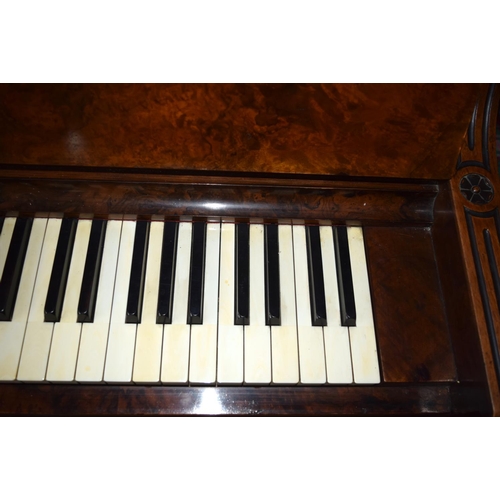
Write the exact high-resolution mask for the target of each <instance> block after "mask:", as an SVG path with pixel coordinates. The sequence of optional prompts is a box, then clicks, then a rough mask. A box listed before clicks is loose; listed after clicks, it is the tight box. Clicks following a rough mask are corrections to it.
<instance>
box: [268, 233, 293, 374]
mask: <svg viewBox="0 0 500 500" xmlns="http://www.w3.org/2000/svg"><path fill="white" fill-rule="evenodd" d="M278 239H279V263H280V264H279V265H280V301H281V304H280V307H281V325H280V326H271V340H272V344H271V346H272V347H271V348H272V351H271V353H272V354H271V355H272V370H273V383H274V384H297V383H298V382H299V354H298V342H297V321H296V315H295V281H294V280H295V278H294V272H293V271H294V266H293V241H292V226H291V225H280V226H279V228H278Z"/></svg>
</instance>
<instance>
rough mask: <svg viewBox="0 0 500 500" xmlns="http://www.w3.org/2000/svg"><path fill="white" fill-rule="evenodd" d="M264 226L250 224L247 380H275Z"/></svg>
mask: <svg viewBox="0 0 500 500" xmlns="http://www.w3.org/2000/svg"><path fill="white" fill-rule="evenodd" d="M264 273H265V271H264V226H263V225H262V224H250V324H249V325H245V326H244V327H243V329H244V335H245V383H246V384H269V383H271V328H270V327H269V326H267V325H266V305H265V291H264V287H265V279H264Z"/></svg>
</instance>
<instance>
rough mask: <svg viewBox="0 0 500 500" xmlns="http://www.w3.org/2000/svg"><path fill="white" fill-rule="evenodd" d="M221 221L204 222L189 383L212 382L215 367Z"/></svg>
mask: <svg viewBox="0 0 500 500" xmlns="http://www.w3.org/2000/svg"><path fill="white" fill-rule="evenodd" d="M219 243H220V224H219V223H208V224H207V238H206V252H205V286H204V290H203V324H202V325H191V352H190V360H189V382H190V383H192V384H213V383H215V375H216V367H217V316H218V303H219V300H218V299H219V247H220V244H219Z"/></svg>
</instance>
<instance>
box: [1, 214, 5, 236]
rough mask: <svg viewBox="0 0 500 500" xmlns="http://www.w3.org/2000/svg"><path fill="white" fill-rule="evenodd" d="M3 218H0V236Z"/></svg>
mask: <svg viewBox="0 0 500 500" xmlns="http://www.w3.org/2000/svg"><path fill="white" fill-rule="evenodd" d="M4 219H5V217H0V234H2V228H3V221H4Z"/></svg>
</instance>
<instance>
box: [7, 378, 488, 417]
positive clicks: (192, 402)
mask: <svg viewBox="0 0 500 500" xmlns="http://www.w3.org/2000/svg"><path fill="white" fill-rule="evenodd" d="M475 389H476V387H475V386H474V385H467V384H464V385H463V386H461V387H460V386H456V385H454V386H451V385H449V384H419V385H405V384H398V385H383V386H374V387H353V386H350V387H349V386H344V387H329V388H326V387H302V388H298V387H295V388H293V387H286V388H285V387H280V388H278V387H263V388H252V387H207V388H202V387H139V386H110V385H108V386H102V387H96V386H88V385H87V386H85V385H71V386H68V385H43V384H42V385H37V384H22V385H21V384H18V385H15V384H3V385H0V394H1V396H2V404H1V405H0V415H19V416H22V415H29V416H48V415H59V416H60V415H64V416H91V415H99V416H106V415H108V416H130V415H149V416H161V415H173V416H181V415H182V416H190V415H240V416H308V415H316V416H329V415H338V416H380V415H389V416H391V415H392V416H395V415H397V416H404V415H428V416H432V415H443V416H444V415H485V414H487V411H488V409H487V408H486V409H485V408H484V407H481V406H480V405H478V404H477V397H476V391H475Z"/></svg>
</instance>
